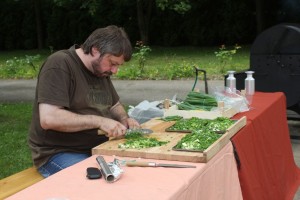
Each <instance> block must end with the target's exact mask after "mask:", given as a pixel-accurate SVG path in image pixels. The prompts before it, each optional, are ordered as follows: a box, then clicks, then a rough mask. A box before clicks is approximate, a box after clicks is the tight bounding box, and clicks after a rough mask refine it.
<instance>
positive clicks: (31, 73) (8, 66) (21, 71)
mask: <svg viewBox="0 0 300 200" xmlns="http://www.w3.org/2000/svg"><path fill="white" fill-rule="evenodd" d="M39 59H40V55H35V56H28V55H26V56H25V58H18V57H14V58H13V59H10V60H7V61H6V63H5V66H0V78H35V77H36V76H37V74H38V71H39V68H38V67H36V66H35V64H34V62H36V61H38V60H39Z"/></svg>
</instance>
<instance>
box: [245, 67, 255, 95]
mask: <svg viewBox="0 0 300 200" xmlns="http://www.w3.org/2000/svg"><path fill="white" fill-rule="evenodd" d="M245 73H246V74H247V78H246V79H245V91H246V95H253V94H254V93H255V80H254V78H253V74H254V71H246V72H245Z"/></svg>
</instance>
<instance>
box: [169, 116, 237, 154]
mask: <svg viewBox="0 0 300 200" xmlns="http://www.w3.org/2000/svg"><path fill="white" fill-rule="evenodd" d="M234 123H235V121H233V120H231V119H229V118H226V117H218V118H216V119H214V120H209V119H200V118H197V117H192V118H190V119H181V120H179V121H177V122H176V123H175V124H174V125H173V126H171V127H170V128H168V129H167V131H178V132H181V131H183V132H188V131H189V132H191V133H190V134H187V135H185V136H184V137H183V138H182V139H181V140H180V141H179V142H178V143H177V144H176V145H175V146H174V147H173V150H183V151H184V150H186V151H204V150H205V149H207V148H208V147H209V146H210V145H212V144H213V143H214V142H215V141H217V140H218V139H219V138H220V137H221V135H220V134H219V133H223V132H224V131H226V130H227V129H228V128H229V127H230V126H231V125H232V124H234Z"/></svg>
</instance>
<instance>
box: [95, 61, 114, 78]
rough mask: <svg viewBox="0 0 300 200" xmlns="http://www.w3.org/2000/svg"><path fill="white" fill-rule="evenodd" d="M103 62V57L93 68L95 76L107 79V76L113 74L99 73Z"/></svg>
mask: <svg viewBox="0 0 300 200" xmlns="http://www.w3.org/2000/svg"><path fill="white" fill-rule="evenodd" d="M101 60H102V57H100V58H99V59H98V60H97V61H95V62H92V68H93V71H94V74H95V75H96V76H98V77H106V76H111V75H113V73H112V72H111V71H105V72H99V71H98V69H99V68H101V64H99V63H101Z"/></svg>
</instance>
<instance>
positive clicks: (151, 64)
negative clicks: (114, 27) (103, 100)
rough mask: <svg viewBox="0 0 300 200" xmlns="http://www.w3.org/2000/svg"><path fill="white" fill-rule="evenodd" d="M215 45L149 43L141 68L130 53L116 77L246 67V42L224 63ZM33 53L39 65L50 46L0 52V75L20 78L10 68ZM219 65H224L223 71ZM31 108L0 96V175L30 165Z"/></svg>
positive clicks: (213, 75) (211, 73)
mask: <svg viewBox="0 0 300 200" xmlns="http://www.w3.org/2000/svg"><path fill="white" fill-rule="evenodd" d="M218 48H219V47H205V48H204V47H203V48H200V47H174V48H165V47H151V49H152V51H151V52H150V54H149V55H148V56H147V57H146V62H145V66H144V68H143V70H141V68H140V66H139V62H138V59H137V58H136V57H133V59H132V60H131V61H130V62H128V63H125V64H124V66H122V67H121V68H120V70H119V73H118V75H117V76H116V78H119V79H152V80H156V79H180V78H194V68H193V66H198V67H199V68H201V69H204V70H206V71H207V75H208V79H220V78H222V79H223V75H224V72H225V73H226V71H227V70H235V71H242V70H245V69H248V68H249V46H242V48H241V49H239V50H238V51H237V53H236V54H234V55H233V58H232V60H225V61H226V63H225V64H224V63H223V64H222V63H221V62H220V60H218V59H217V57H216V56H215V54H214V52H215V51H218V50H219V49H218ZM37 54H39V55H40V58H39V60H37V61H35V63H34V64H35V65H36V66H38V67H39V66H40V65H41V63H42V62H43V61H44V60H45V58H46V57H47V56H48V55H49V54H50V50H43V51H36V50H34V51H8V52H1V54H0V78H4V79H5V78H22V73H21V74H20V73H19V74H18V76H16V75H14V74H12V71H14V70H17V71H18V69H22V70H23V69H24V62H18V60H22V59H23V58H24V57H25V55H28V56H35V55H37ZM14 58H17V59H16V60H14ZM7 60H14V61H13V62H14V65H11V66H10V68H9V69H8V70H7V68H6V69H5V70H4V68H5V67H6V61H7ZM20 63H21V64H20ZM222 68H224V69H223V72H222ZM29 69H30V67H29ZM24 73H25V74H26V77H27V78H28V77H30V74H28V73H27V72H26V71H24ZM19 76H21V77H19ZM31 112H32V105H31V104H30V103H17V104H15V103H14V104H7V103H5V104H3V103H1V100H0V142H1V145H0V157H1V159H0V169H1V170H0V179H2V178H4V177H6V176H9V175H11V174H14V173H16V172H18V171H21V170H24V169H26V168H28V167H30V166H32V161H31V155H30V151H29V148H28V145H27V135H28V129H29V125H30V120H31Z"/></svg>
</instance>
